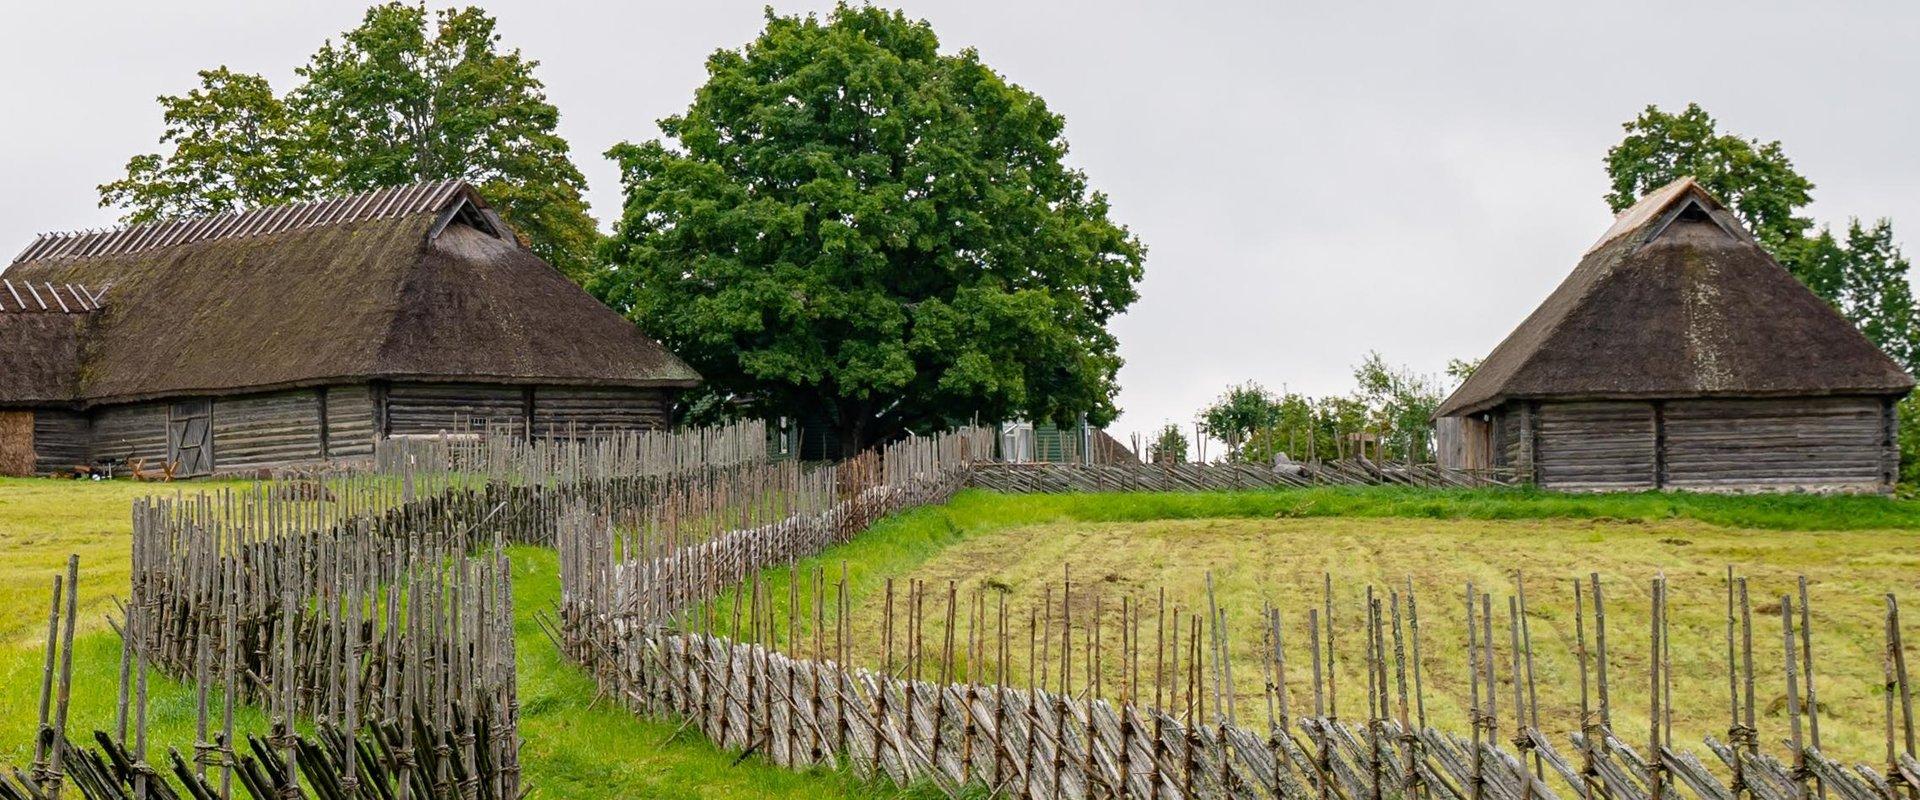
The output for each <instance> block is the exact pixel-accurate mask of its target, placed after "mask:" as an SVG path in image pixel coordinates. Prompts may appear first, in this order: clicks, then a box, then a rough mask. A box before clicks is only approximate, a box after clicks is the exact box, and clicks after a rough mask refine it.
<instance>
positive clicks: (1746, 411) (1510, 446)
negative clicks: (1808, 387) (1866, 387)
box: [1494, 397, 1898, 492]
mask: <svg viewBox="0 0 1920 800" xmlns="http://www.w3.org/2000/svg"><path fill="white" fill-rule="evenodd" d="M1890 430H1893V431H1896V432H1895V433H1893V434H1890V433H1889V431H1890ZM1494 440H1495V443H1496V449H1497V450H1499V451H1500V452H1502V453H1504V457H1505V458H1506V459H1507V460H1508V461H1509V462H1510V463H1512V464H1513V467H1514V471H1515V472H1516V473H1518V474H1519V475H1521V476H1523V477H1524V476H1526V475H1528V474H1529V472H1528V470H1529V466H1528V465H1529V464H1531V465H1532V467H1531V469H1532V472H1531V475H1532V476H1533V480H1534V481H1535V482H1537V483H1538V484H1539V485H1540V486H1542V487H1544V488H1548V489H1556V490H1564V491H1641V490H1647V489H1685V490H1692V491H1723V492H1749V491H1811V492H1884V491H1889V490H1891V489H1892V486H1893V483H1894V481H1895V480H1896V479H1897V477H1898V473H1897V469H1898V467H1897V463H1898V462H1897V459H1898V443H1897V440H1898V436H1897V422H1896V421H1895V420H1894V419H1893V411H1892V408H1891V406H1890V405H1889V404H1888V403H1887V402H1886V401H1885V399H1884V398H1877V397H1800V398H1775V399H1755V398H1728V399H1692V400H1661V401H1633V402H1625V401H1618V402H1616V401H1607V402H1542V403H1524V404H1510V405H1508V406H1507V407H1505V408H1503V409H1501V410H1500V411H1499V412H1496V414H1495V434H1494ZM1890 465H1891V466H1890Z"/></svg>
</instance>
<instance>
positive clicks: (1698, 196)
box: [1435, 178, 1914, 416]
mask: <svg viewBox="0 0 1920 800" xmlns="http://www.w3.org/2000/svg"><path fill="white" fill-rule="evenodd" d="M1913 385H1914V383H1913V378H1911V377H1910V376H1908V375H1907V373H1906V372H1905V371H1904V370H1902V369H1901V368H1900V366H1899V365H1898V364H1896V363H1894V361H1893V360H1892V359H1890V358H1888V357H1887V356H1886V354H1884V353H1882V352H1881V351H1880V349H1879V348H1878V347H1875V346H1874V344H1873V343H1872V342H1870V341H1868V340H1867V338H1866V337H1865V336H1862V335H1861V334H1860V332H1859V331H1858V330H1857V329H1855V328H1854V327H1853V325H1852V323H1850V322H1848V321H1847V320H1846V318H1844V317H1842V316H1840V314H1839V312H1837V311H1835V310H1834V309H1833V307H1832V306H1830V305H1828V304H1827V303H1826V302H1825V301H1823V300H1821V299H1820V298H1819V297H1818V296H1817V295H1815V294H1814V293H1813V292H1812V291H1811V290H1809V289H1807V287H1806V286H1805V285H1803V284H1801V283H1800V281H1798V280H1797V279H1795V278H1794V277H1793V275H1792V274H1791V273H1789V272H1787V270H1786V269H1785V268H1783V267H1781V266H1780V264H1779V262H1776V261H1774V259H1773V257H1772V256H1771V255H1769V254H1768V253H1767V252H1766V250H1764V249H1762V248H1761V247H1760V245H1759V244H1758V243H1756V242H1755V241H1754V239H1753V237H1752V236H1751V235H1749V234H1748V233H1747V231H1746V229H1745V228H1743V227H1742V226H1741V225H1740V222H1739V220H1738V219H1737V218H1735V217H1734V216H1733V213H1732V212H1730V211H1728V210H1727V208H1726V207H1725V206H1724V205H1722V204H1721V203H1720V202H1719V201H1718V200H1716V199H1715V198H1714V197H1713V196H1712V195H1710V194H1708V193H1707V191H1706V190H1705V189H1702V188H1701V187H1700V186H1699V184H1697V183H1695V182H1694V181H1693V180H1692V179H1691V178H1684V179H1681V180H1679V181H1675V182H1674V183H1672V184H1669V185H1667V186H1665V187H1662V188H1660V189H1658V190H1656V191H1654V192H1652V193H1651V194H1649V195H1647V196H1646V197H1645V198H1644V199H1642V200H1641V201H1640V202H1639V203H1637V204H1635V205H1634V206H1633V207H1632V208H1629V209H1627V210H1626V211H1623V212H1621V213H1620V215H1619V217H1618V218H1617V219H1616V220H1615V222H1614V225H1613V227H1612V228H1610V229H1608V231H1607V233H1606V234H1605V235H1603V236H1602V237H1600V241H1598V242H1597V243H1595V244H1594V246H1593V247H1592V248H1591V249H1589V250H1588V251H1587V254H1586V256H1585V257H1584V258H1583V259H1581V261H1580V264H1579V266H1577V267H1575V268H1574V270H1573V273H1572V274H1570V275H1568V276H1567V278H1566V280H1565V281H1562V282H1561V284H1560V286H1559V288H1557V289H1554V291H1553V293H1552V294H1551V295H1549V296H1548V297H1547V299H1546V301H1545V302H1543V303H1541V304H1540V307H1539V308H1537V309H1534V312H1533V313H1532V314H1531V315H1529V316H1528V317H1527V318H1526V320H1525V321H1523V322H1521V323H1520V326H1519V327H1517V328H1515V329H1514V330H1513V332H1512V333H1510V334H1508V335H1507V338H1506V339H1505V340H1504V341H1502V342H1501V343H1500V345H1499V346H1498V347H1495V348H1494V350H1493V352H1492V353H1491V354H1490V355H1488V356H1487V359H1486V361H1485V362H1483V363H1482V364H1481V365H1480V368H1479V369H1477V370H1475V371H1474V373H1473V375H1472V376H1470V377H1468V378H1467V380H1466V381H1465V382H1464V383H1462V384H1461V385H1460V388H1459V389H1457V390H1455V391H1454V393H1453V395H1452V396H1450V397H1448V398H1447V400H1446V401H1445V402H1443V403H1442V404H1441V405H1440V407H1439V409H1438V410H1437V411H1436V412H1435V415H1436V416H1452V415H1460V414H1471V413H1477V412H1479V411H1483V410H1486V409H1489V408H1492V407H1494V406H1497V405H1500V404H1501V403H1504V402H1506V401H1509V400H1539V399H1559V400H1585V399H1634V398H1642V399H1654V398H1686V397H1780V396H1793V395H1839V394H1868V395H1903V394H1905V393H1906V392H1908V391H1910V390H1911V389H1912V388H1913Z"/></svg>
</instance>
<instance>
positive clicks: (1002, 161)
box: [589, 5, 1144, 450]
mask: <svg viewBox="0 0 1920 800" xmlns="http://www.w3.org/2000/svg"><path fill="white" fill-rule="evenodd" d="M939 44H940V43H939V40H938V39H937V38H936V37H935V35H934V32H933V30H932V28H931V27H929V26H928V25H927V24H926V23H925V22H918V21H913V20H909V19H907V18H906V17H905V16H904V15H902V14H900V13H898V12H893V11H887V10H883V9H878V8H872V7H864V6H863V7H848V6H845V5H842V6H840V7H839V8H837V9H835V10H834V11H833V12H832V13H831V14H829V15H828V16H827V17H825V18H824V19H822V18H819V17H815V16H811V15H809V16H805V17H797V16H779V15H775V14H773V13H771V12H769V13H768V15H767V19H766V28H765V30H764V31H763V32H762V33H761V35H760V36H759V38H757V39H755V40H754V41H753V42H752V43H750V44H748V45H747V46H746V47H744V48H742V49H739V50H721V51H719V52H717V53H715V54H714V55H713V56H712V57H711V58H709V59H708V61H707V71H708V79H707V82H706V84H705V85H704V86H702V87H700V88H699V89H698V90H697V91H696V93H695V95H694V99H693V103H692V105H691V106H689V107H688V108H687V110H686V111H685V112H684V113H682V114H679V115H676V116H672V117H668V118H666V119H664V120H662V121H661V123H660V127H661V131H662V133H663V134H664V138H662V139H656V140H652V141H646V142H641V143H627V144H622V145H619V146H616V147H615V148H613V150H612V151H611V153H610V155H611V156H612V157H613V158H615V159H616V160H618V161H619V163H620V167H621V174H622V181H623V182H624V184H625V190H626V207H625V210H624V213H623V216H622V219H621V221H620V222H619V224H618V225H617V227H616V232H615V234H614V236H613V238H612V239H611V241H610V242H609V243H608V246H607V249H606V254H607V260H608V261H609V262H610V264H611V268H610V271H609V272H608V273H607V274H604V275H601V276H599V277H598V278H596V279H595V280H594V281H593V282H592V283H590V284H589V287H590V288H591V289H593V290H594V291H595V292H597V293H598V294H600V295H601V296H602V297H603V298H604V299H606V300H607V301H608V302H609V303H610V304H612V305H614V306H615V307H616V308H621V309H624V310H626V311H628V312H629V313H630V314H631V315H632V316H633V318H634V319H635V320H637V321H639V322H640V323H641V324H642V325H643V326H644V327H645V328H646V329H647V330H648V331H649V332H650V333H653V334H654V335H656V336H659V337H660V338H661V339H662V340H663V341H664V342H666V343H667V344H668V345H669V346H670V347H672V348H674V350H675V351H676V352H677V353H679V354H680V356H681V357H682V358H684V359H686V360H687V361H689V362H690V363H691V364H692V365H693V366H694V367H695V368H696V369H698V370H700V372H701V374H702V375H704V376H705V377H706V378H707V380H708V382H709V386H710V388H711V390H712V391H714V392H715V393H716V394H718V395H719V396H720V397H722V398H723V399H724V401H725V403H726V405H727V406H728V407H730V408H733V409H736V411H737V412H745V413H755V414H762V415H769V416H771V415H791V416H798V417H801V418H803V419H814V420H824V421H826V422H827V423H828V424H831V425H832V426H833V427H834V428H835V429H836V430H837V432H838V436H839V440H840V443H841V446H842V447H843V448H845V449H848V450H851V449H854V448H858V447H863V446H866V445H868V444H871V443H873V442H877V441H882V440H885V439H887V438H889V437H892V436H896V435H898V434H899V433H901V432H903V431H917V430H928V429H935V428H939V427H942V426H945V425H948V424H950V423H953V422H956V421H965V420H971V419H976V418H977V419H982V420H1003V419H1012V418H1026V419H1032V420H1052V421H1055V422H1061V423H1066V422H1072V421H1075V420H1077V419H1079V418H1080V417H1081V416H1083V415H1084V416H1085V418H1086V419H1087V420H1088V421H1089V422H1091V423H1092V424H1095V425H1102V424H1105V423H1106V422H1108V421H1110V420H1111V419H1112V418H1113V416H1114V415H1115V413H1116V409H1115V407H1114V403H1113V395H1114V392H1115V388H1116V386H1115V373H1116V371H1117V370H1118V368H1119V366H1120V358H1119V356H1118V355H1117V353H1116V344H1117V343H1116V341H1115V339H1114V337H1113V335H1112V334H1111V333H1110V332H1109V331H1108V330H1107V324H1108V322H1109V321H1110V320H1111V319H1112V318H1113V317H1114V316H1115V315H1117V314H1119V313H1120V312H1122V311H1124V310H1125V309H1126V308H1127V307H1128V306H1129V305H1130V304H1132V303H1133V301H1134V299H1135V297H1136V293H1135V289H1134V284H1135V283H1136V282H1137V281H1138V280H1139V278H1140V276H1141V262H1142V257H1143V254H1144V248H1143V247H1142V246H1141V244H1140V242H1139V240H1138V239H1137V238H1136V237H1135V236H1134V235H1133V234H1131V233H1130V232H1129V231H1128V230H1127V229H1126V228H1125V227H1123V226H1120V225H1118V224H1116V223H1114V222H1113V221H1111V220H1110V219H1109V209H1108V203H1107V199H1106V197H1105V196H1103V195H1102V194H1100V193H1099V192H1096V191H1092V190H1091V189H1090V188H1089V187H1088V181H1087V177H1086V176H1085V175H1084V174H1082V173H1081V172H1080V171H1079V170H1076V169H1073V168H1071V167H1069V166H1067V165H1066V164H1065V156H1066V153H1067V142H1066V139H1065V138H1064V137H1063V130H1064V127H1065V120H1064V119H1062V118H1061V116H1060V115H1059V114H1056V113H1054V112H1053V111H1052V110H1050V109H1048V108H1047V106H1046V104H1045V103H1044V102H1043V101H1042V100H1041V99H1040V98H1039V97H1038V96H1037V95H1035V94H1033V93H1032V92H1029V91H1027V90H1026V89H1023V88H1021V87H1019V86H1017V85H1015V84H1013V83H1010V82H1009V81H1007V79H1005V78H1004V77H1002V76H1001V75H999V74H998V73H996V72H994V71H993V70H992V69H991V68H989V67H988V66H987V65H985V64H983V63H981V61H980V58H979V55H978V54H977V53H975V52H974V51H972V50H961V51H959V52H955V53H942V52H941V51H940V48H939Z"/></svg>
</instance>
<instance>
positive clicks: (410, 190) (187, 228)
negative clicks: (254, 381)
mask: <svg viewBox="0 0 1920 800" xmlns="http://www.w3.org/2000/svg"><path fill="white" fill-rule="evenodd" d="M463 192H464V193H467V194H472V195H474V196H475V197H477V196H478V195H477V194H476V193H474V192H473V190H472V188H471V187H469V186H468V185H467V182H466V181H465V180H462V179H460V178H448V179H444V180H438V181H420V182H417V183H411V184H403V185H399V186H384V187H381V188H378V189H372V190H368V191H364V192H358V193H355V194H347V195H337V196H333V197H325V198H319V199H315V200H308V201H302V202H297V203H278V204H275V205H267V206H260V207H257V208H251V209H246V210H239V211H222V212H220V213H217V214H208V215H203V216H198V217H181V218H177V219H169V220H158V221H154V222H140V223H133V224H129V225H121V226H119V227H114V228H105V229H97V230H81V231H64V232H52V233H43V234H40V235H39V236H37V237H34V240H33V243H32V244H29V245H27V248H26V249H25V250H22V251H21V252H20V254H19V255H17V256H14V258H13V261H12V263H14V264H23V263H27V262H30V261H48V260H54V259H77V258H93V257H98V256H113V255H126V254H129V253H140V252H145V251H148V250H157V249H160V248H163V247H172V246H174V245H180V244H190V243H193V242H202V241H207V240H209V239H226V238H242V237H249V236H261V235H265V234H270V233H281V232H284V231H290V230H296V229H301V228H313V227H320V226H323V225H339V224H344V223H349V222H363V221H366V220H372V219H391V218H394V217H399V216H404V215H407V214H418V213H424V212H427V211H438V210H440V209H441V208H443V207H445V206H446V204H447V203H448V202H450V201H452V200H453V198H454V197H456V196H459V195H460V194H462V193H463Z"/></svg>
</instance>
